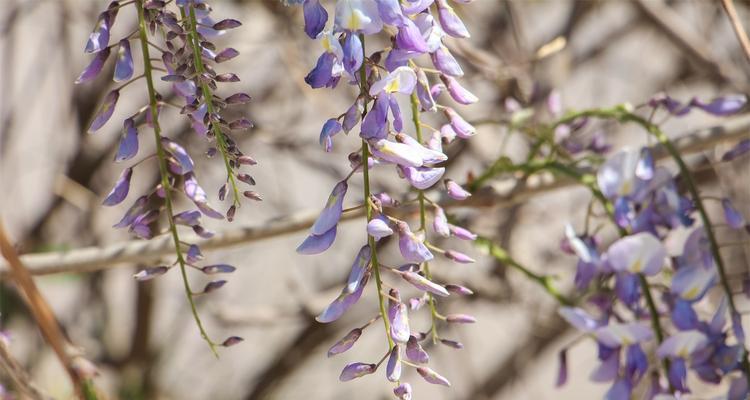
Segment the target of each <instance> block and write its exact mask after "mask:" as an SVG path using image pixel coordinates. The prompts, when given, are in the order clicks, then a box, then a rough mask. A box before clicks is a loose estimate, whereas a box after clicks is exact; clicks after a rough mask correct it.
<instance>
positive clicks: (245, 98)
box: [224, 93, 252, 104]
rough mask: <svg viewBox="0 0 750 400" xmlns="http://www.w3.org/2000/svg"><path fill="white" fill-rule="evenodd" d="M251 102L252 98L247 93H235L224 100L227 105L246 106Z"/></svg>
mask: <svg viewBox="0 0 750 400" xmlns="http://www.w3.org/2000/svg"><path fill="white" fill-rule="evenodd" d="M250 100H252V97H250V96H249V95H248V94H247V93H235V94H233V95H231V96H229V97H227V98H226V99H224V101H225V102H226V103H227V104H245V103H249V102H250Z"/></svg>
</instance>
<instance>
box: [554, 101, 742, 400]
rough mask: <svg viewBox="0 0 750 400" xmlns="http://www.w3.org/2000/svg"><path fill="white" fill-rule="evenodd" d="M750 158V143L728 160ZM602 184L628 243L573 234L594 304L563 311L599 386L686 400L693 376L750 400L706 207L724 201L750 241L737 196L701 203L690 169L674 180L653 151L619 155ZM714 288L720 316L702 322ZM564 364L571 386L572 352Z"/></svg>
mask: <svg viewBox="0 0 750 400" xmlns="http://www.w3.org/2000/svg"><path fill="white" fill-rule="evenodd" d="M746 102H747V100H746V98H745V97H744V96H728V97H723V98H718V99H714V100H713V101H711V102H705V103H704V102H701V101H699V100H697V99H693V100H692V101H691V102H690V103H689V104H688V105H682V104H681V103H679V102H677V101H675V100H673V99H671V98H669V97H666V96H658V97H656V98H654V99H653V100H652V101H651V102H650V103H649V106H650V107H655V108H664V109H665V110H666V111H667V112H669V113H670V114H671V115H677V116H679V115H685V114H686V113H687V112H689V111H690V108H692V107H695V108H699V109H702V110H703V111H705V112H708V113H710V114H714V115H719V116H722V115H729V114H734V113H736V112H738V111H740V110H741V109H742V108H743V107H744V106H745V104H746ZM748 151H750V140H744V141H742V142H740V143H738V144H737V145H736V146H735V147H734V148H732V149H731V150H729V151H728V152H726V154H724V156H723V157H722V158H721V160H722V161H723V162H727V161H732V160H734V159H736V158H738V157H742V156H743V154H745V153H747V152H748ZM676 157H678V158H677V159H679V156H676ZM678 164H681V161H679V162H678ZM688 174H689V172H688ZM595 181H596V185H595V189H594V190H595V191H597V192H598V195H599V198H600V200H601V201H602V202H603V204H604V205H605V209H606V213H607V215H608V218H609V219H610V221H611V222H612V224H614V225H615V227H616V228H617V230H618V231H619V232H620V238H619V239H617V240H616V241H615V242H613V243H612V244H610V245H609V246H608V247H606V248H602V246H601V244H600V238H597V237H596V235H595V234H593V233H589V232H591V231H590V230H589V227H588V226H587V227H586V229H585V232H586V233H584V234H576V232H575V230H574V229H573V228H572V227H571V226H568V227H567V229H566V238H565V240H564V242H563V246H562V247H563V249H564V250H565V251H566V252H568V253H569V254H572V255H575V256H577V258H578V268H577V272H576V275H575V281H574V282H575V286H576V288H577V289H578V290H579V291H580V292H582V293H593V294H591V295H589V296H586V297H585V299H586V303H587V304H586V306H585V307H584V306H580V307H562V308H561V310H560V314H561V315H562V316H563V317H564V318H565V319H566V320H567V321H568V322H569V323H570V324H571V325H573V326H574V327H575V328H577V329H578V330H579V331H581V332H582V333H584V334H586V335H588V336H590V337H592V338H593V339H594V340H595V341H596V344H597V346H598V359H599V362H600V364H599V365H598V366H596V368H595V369H594V371H593V372H592V374H591V379H592V380H593V381H596V382H611V387H610V389H609V391H608V393H607V395H606V398H608V399H613V400H627V399H631V398H632V396H633V393H634V392H635V391H636V388H637V387H639V386H641V387H645V390H644V391H643V393H645V396H644V397H643V398H646V399H656V398H658V399H677V398H684V397H682V396H684V395H685V394H687V393H690V392H691V390H690V388H689V386H688V372H692V373H693V374H695V376H697V378H698V379H700V380H701V381H703V382H705V383H709V384H715V385H718V384H721V383H724V384H726V385H727V387H728V392H727V396H726V398H728V399H746V398H747V396H748V395H749V394H750V391H749V390H748V379H749V378H748V373H750V370H749V365H748V358H747V357H748V354H747V350H746V348H745V346H744V343H745V334H744V330H743V327H742V323H741V320H740V315H739V313H738V311H737V308H736V307H735V304H734V298H733V293H732V291H731V290H728V289H729V286H728V284H727V281H726V279H727V277H726V270H725V266H724V265H723V260H722V257H721V255H720V254H719V252H718V250H719V246H718V245H717V243H716V237H715V234H714V230H715V229H716V226H717V225H718V224H712V223H711V222H710V220H708V217H707V214H706V211H705V209H704V206H703V202H704V201H706V200H718V201H719V202H720V203H721V205H722V208H723V215H724V219H725V221H724V222H725V224H726V228H728V229H732V230H735V231H737V232H738V234H741V235H742V234H745V233H750V230H748V225H747V221H746V220H745V218H744V217H743V216H742V214H741V213H740V212H739V211H738V210H737V209H736V208H735V207H734V206H733V205H732V203H731V201H730V200H729V199H728V198H715V197H708V196H696V194H697V190H696V189H695V186H694V182H692V178H691V177H689V176H687V175H685V171H684V170H681V171H680V175H677V176H675V175H674V174H673V173H672V172H671V171H670V170H669V169H668V168H666V167H663V166H657V165H655V163H654V157H653V156H652V154H651V152H650V150H649V149H648V148H641V149H632V148H625V149H623V150H621V151H618V152H616V153H614V154H611V155H610V156H609V157H607V159H606V160H605V161H604V163H603V164H602V165H600V166H599V167H598V169H597V170H596V178H595ZM678 181H679V182H681V184H682V185H683V186H684V185H687V186H689V188H690V190H689V191H690V196H687V195H684V194H683V193H681V192H680V190H679V186H680V185H678ZM698 218H700V220H701V222H702V224H700V225H699V224H697V223H696V220H697V219H698ZM746 230H747V232H745V231H746ZM681 231H682V232H684V231H687V232H688V233H689V234H688V236H687V239H686V240H685V242H684V245H683V247H682V249H681V251H674V250H672V251H669V250H668V248H669V247H668V246H667V245H665V242H667V241H670V242H674V240H675V239H674V237H675V236H679V235H680V232H681ZM670 253H671V254H670ZM712 288H718V289H720V290H722V291H723V292H724V294H723V297H722V299H721V301H720V303H719V305H718V307H717V308H716V310H715V312H713V313H710V314H709V315H702V312H701V309H703V308H705V307H704V305H701V303H705V302H707V300H706V298H707V297H708V296H707V293H709V291H711V290H712ZM626 313H627V315H628V316H630V317H626V316H625V315H626ZM649 348H656V351H655V355H654V356H653V357H649V356H647V354H646V351H647V350H648V349H649ZM560 360H561V361H562V365H561V368H560V375H559V376H558V384H563V383H564V382H565V380H566V377H567V365H566V360H567V357H566V356H565V350H563V353H561V357H560ZM651 363H653V364H654V365H651ZM646 377H650V380H645V379H644V378H646Z"/></svg>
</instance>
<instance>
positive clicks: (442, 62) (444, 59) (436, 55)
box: [430, 44, 464, 76]
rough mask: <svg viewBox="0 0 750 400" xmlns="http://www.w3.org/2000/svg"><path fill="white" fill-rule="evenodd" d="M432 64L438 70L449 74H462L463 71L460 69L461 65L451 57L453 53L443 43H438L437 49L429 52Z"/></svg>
mask: <svg viewBox="0 0 750 400" xmlns="http://www.w3.org/2000/svg"><path fill="white" fill-rule="evenodd" d="M430 56H431V57H432V64H433V65H434V66H435V68H437V69H438V70H439V71H440V72H442V73H443V74H445V75H449V76H463V75H464V71H463V69H461V65H459V64H458V61H456V59H455V58H454V57H453V54H451V52H450V51H449V50H448V48H447V47H445V46H444V45H442V44H441V45H440V47H438V49H437V50H436V51H435V52H433V53H431V54H430Z"/></svg>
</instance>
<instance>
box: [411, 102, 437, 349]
mask: <svg viewBox="0 0 750 400" xmlns="http://www.w3.org/2000/svg"><path fill="white" fill-rule="evenodd" d="M411 119H412V121H413V122H414V130H415V131H416V133H417V140H418V141H419V143H422V124H421V121H420V120H419V98H417V92H416V91H415V92H413V93H412V94H411ZM417 193H418V194H417V198H418V199H419V230H421V231H422V233H424V234H425V235H427V212H426V209H425V196H424V191H423V190H419V191H418V192H417ZM424 274H425V278H427V279H429V280H432V273H430V263H428V262H426V261H425V262H424ZM427 299H428V302H429V303H430V314H431V315H430V334H431V335H432V343H433V344H437V341H438V334H437V324H436V320H437V319H438V318H437V317H438V312H437V305H436V304H435V303H436V302H435V297H434V296H433V295H432V293H429V292H428V293H427Z"/></svg>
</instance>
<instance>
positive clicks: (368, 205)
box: [359, 34, 395, 350]
mask: <svg viewBox="0 0 750 400" xmlns="http://www.w3.org/2000/svg"><path fill="white" fill-rule="evenodd" d="M359 40H360V41H361V42H362V59H363V60H367V54H366V53H365V36H364V35H362V34H360V35H359ZM366 68H367V66H366V61H365V62H362V67H361V68H360V70H359V90H360V95H361V96H363V98H365V99H366V98H367V69H366ZM365 115H367V101H365V102H364V109H363V110H362V121H364V119H365ZM369 158H370V148H369V147H368V144H367V141H366V140H364V139H362V179H363V181H364V187H365V189H364V195H365V199H364V201H365V209H366V215H367V222H368V223H369V222H370V221H371V220H372V217H373V207H372V202H371V201H370V195H371V194H372V193H371V191H370V164H369V162H368V160H369ZM367 244H368V245H369V246H370V262H371V266H372V271H373V274H374V275H375V286H376V288H377V290H378V306H379V308H380V316H381V317H382V320H383V325H384V326H385V336H386V338H388V350H391V349H393V346H394V345H395V344H394V342H393V338H391V325H390V322H388V312H387V311H386V309H385V299H384V298H383V297H384V296H383V281H382V279H381V278H380V263H379V262H378V250H377V249H378V248H377V241H376V240H375V237H373V236H372V235H370V234H368V235H367Z"/></svg>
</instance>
